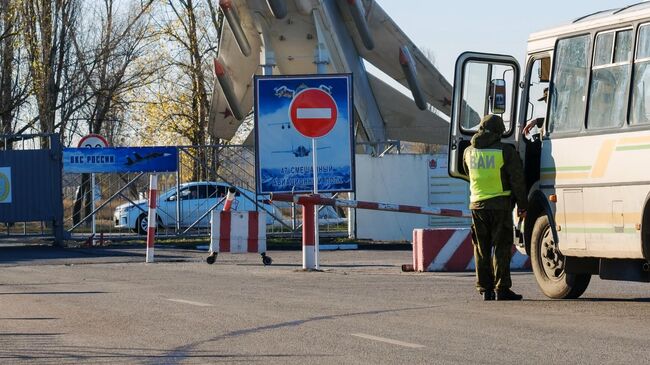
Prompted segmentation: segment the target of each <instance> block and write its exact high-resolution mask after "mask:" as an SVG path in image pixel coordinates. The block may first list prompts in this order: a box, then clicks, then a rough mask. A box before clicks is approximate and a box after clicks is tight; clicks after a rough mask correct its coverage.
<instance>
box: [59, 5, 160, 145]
mask: <svg viewBox="0 0 650 365" xmlns="http://www.w3.org/2000/svg"><path fill="white" fill-rule="evenodd" d="M153 3H154V0H146V1H132V2H130V3H129V4H128V7H127V6H122V8H126V9H128V10H127V11H125V12H124V11H123V12H122V13H119V12H118V10H117V8H118V6H117V4H116V3H115V1H114V0H102V1H101V2H94V3H93V5H91V8H89V9H87V10H88V12H91V13H92V11H93V10H94V16H93V17H92V20H91V21H86V23H85V24H84V26H83V27H81V28H82V29H81V31H73V38H72V39H73V43H74V47H75V52H76V55H77V61H78V63H79V65H80V67H81V71H82V74H83V78H84V79H85V81H86V88H87V89H86V95H87V98H88V100H89V102H88V103H87V104H86V105H85V108H83V111H82V112H81V113H80V115H81V116H83V117H85V118H86V119H87V120H88V131H89V132H91V133H103V134H106V135H107V137H108V138H109V141H110V142H113V141H112V139H113V137H114V134H115V132H116V130H118V128H117V127H116V126H115V125H114V124H117V123H118V122H120V121H121V119H122V118H120V116H122V115H123V114H124V112H125V110H126V109H127V108H128V100H126V97H125V96H126V94H127V93H128V92H130V91H132V90H134V89H136V88H139V87H141V86H142V85H144V84H146V83H147V82H149V81H150V79H151V76H152V74H153V70H155V65H144V64H143V63H138V60H139V59H140V58H141V57H142V56H143V55H144V53H145V52H146V50H147V49H148V48H149V47H150V45H151V40H152V39H153V38H154V37H155V36H156V34H155V33H154V32H152V28H151V27H150V26H149V20H150V18H149V16H148V12H149V10H150V8H151V6H152V4H153ZM92 6H94V8H92Z"/></svg>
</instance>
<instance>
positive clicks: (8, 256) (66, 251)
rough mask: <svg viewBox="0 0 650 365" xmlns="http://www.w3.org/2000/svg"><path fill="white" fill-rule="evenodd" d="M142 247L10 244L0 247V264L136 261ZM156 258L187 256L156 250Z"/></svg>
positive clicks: (142, 256)
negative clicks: (96, 260) (109, 260)
mask: <svg viewBox="0 0 650 365" xmlns="http://www.w3.org/2000/svg"><path fill="white" fill-rule="evenodd" d="M144 257H145V249H144V247H109V248H107V247H93V248H63V247H52V246H45V245H35V246H10V247H0V265H3V264H4V265H11V264H25V263H30V262H40V261H45V263H46V262H47V261H54V262H56V263H58V264H61V263H66V260H71V263H78V262H79V260H81V261H84V260H91V259H112V261H116V260H115V259H118V260H117V261H128V262H131V261H136V260H138V259H142V261H143V262H144ZM156 259H157V260H163V261H171V260H177V261H183V260H186V259H187V256H183V255H173V254H172V255H170V254H163V253H161V252H160V251H157V252H156Z"/></svg>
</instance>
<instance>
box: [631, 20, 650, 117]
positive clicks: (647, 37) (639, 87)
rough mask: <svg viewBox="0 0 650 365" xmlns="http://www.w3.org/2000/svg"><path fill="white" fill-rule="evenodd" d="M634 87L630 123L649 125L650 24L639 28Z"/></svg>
mask: <svg viewBox="0 0 650 365" xmlns="http://www.w3.org/2000/svg"><path fill="white" fill-rule="evenodd" d="M633 85H634V87H633V88H632V110H630V123H631V124H645V123H648V122H650V98H648V97H647V96H646V91H647V90H650V24H646V25H642V26H641V27H640V28H639V40H638V41H637V50H636V60H635V61H634V81H633Z"/></svg>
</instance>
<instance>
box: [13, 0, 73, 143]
mask: <svg viewBox="0 0 650 365" xmlns="http://www.w3.org/2000/svg"><path fill="white" fill-rule="evenodd" d="M77 9H78V0H23V1H22V20H23V28H22V33H23V39H24V43H25V48H26V50H27V54H28V59H29V70H30V75H31V79H32V93H33V95H34V97H35V99H36V105H37V107H38V116H37V117H35V118H34V119H33V120H32V122H31V123H28V126H31V125H32V124H34V122H36V121H38V123H39V128H38V130H39V131H40V132H41V133H54V132H57V130H56V129H57V128H56V127H57V125H56V112H57V110H58V109H59V108H60V105H61V104H59V103H58V102H59V100H60V95H61V90H62V89H64V85H63V83H65V82H67V81H68V80H66V79H63V75H64V72H65V68H66V67H67V66H68V64H67V62H68V63H69V62H70V58H69V52H70V43H71V42H70V30H71V29H72V28H73V27H74V26H75V21H76V15H77V14H76V10H77ZM59 127H60V125H59ZM58 131H59V132H60V131H61V130H60V129H59V130H58ZM41 143H42V146H43V147H47V146H48V143H49V142H48V139H47V138H44V139H42V141H41Z"/></svg>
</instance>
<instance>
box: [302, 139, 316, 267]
mask: <svg viewBox="0 0 650 365" xmlns="http://www.w3.org/2000/svg"><path fill="white" fill-rule="evenodd" d="M311 155H312V158H313V161H312V167H313V169H314V195H318V157H317V156H318V146H317V143H316V138H312V139H311ZM303 219H305V218H304V216H303ZM319 229H320V222H319V221H318V205H314V261H315V262H316V265H315V267H314V268H315V269H316V270H318V269H320V265H319V264H318V261H319V260H318V252H319V251H320V244H319V242H318V241H319V237H318V235H319V233H320V232H319Z"/></svg>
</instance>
